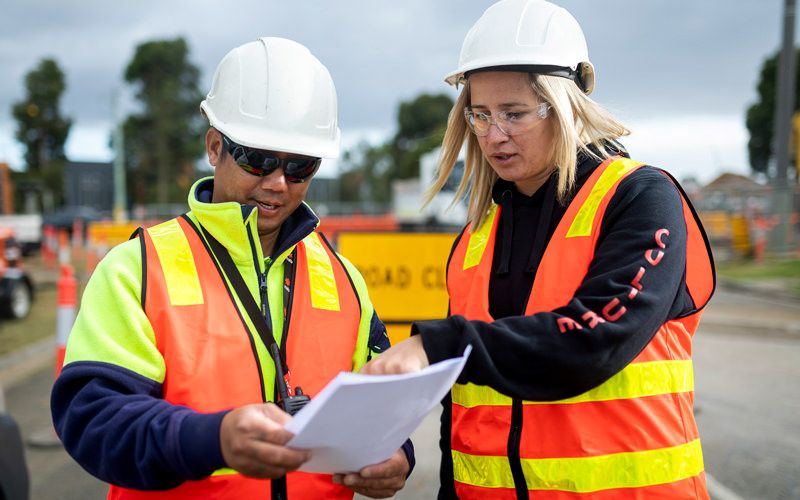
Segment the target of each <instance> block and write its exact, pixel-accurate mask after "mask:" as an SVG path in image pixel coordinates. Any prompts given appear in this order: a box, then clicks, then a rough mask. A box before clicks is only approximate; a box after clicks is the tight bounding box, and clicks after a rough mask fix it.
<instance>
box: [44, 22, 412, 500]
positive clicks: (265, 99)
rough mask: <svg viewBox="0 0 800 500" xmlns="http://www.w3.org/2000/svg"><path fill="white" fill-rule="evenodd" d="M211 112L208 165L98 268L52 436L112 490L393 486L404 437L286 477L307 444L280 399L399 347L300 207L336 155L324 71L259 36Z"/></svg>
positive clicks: (400, 475) (337, 494)
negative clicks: (331, 468)
mask: <svg viewBox="0 0 800 500" xmlns="http://www.w3.org/2000/svg"><path fill="white" fill-rule="evenodd" d="M200 108H201V111H202V112H203V114H204V116H205V117H206V118H208V120H209V123H210V128H209V130H208V132H207V133H206V138H205V143H206V150H207V153H208V160H209V162H210V163H211V165H213V166H214V167H215V171H214V177H213V178H206V179H201V180H200V181H198V182H197V183H195V185H194V186H193V187H192V191H191V193H190V195H189V207H190V209H191V211H190V212H189V213H187V214H184V215H183V216H181V217H178V218H175V219H172V220H170V221H167V222H165V223H162V224H160V225H158V226H155V227H151V228H149V229H147V230H141V229H140V230H139V232H138V238H136V239H135V240H132V241H129V242H127V243H125V244H122V245H119V246H118V247H116V248H114V249H113V250H112V251H111V252H110V253H109V255H108V256H107V257H106V258H105V259H104V260H103V261H102V262H101V263H100V265H99V266H98V268H97V270H96V271H95V273H94V274H93V276H92V278H91V280H90V281H89V283H88V285H87V287H86V290H85V293H84V297H83V301H82V307H81V310H80V313H79V314H78V318H77V320H76V323H75V326H74V328H73V331H72V333H71V335H70V338H69V342H68V345H67V353H66V359H65V364H64V369H63V371H62V373H61V375H60V377H59V378H58V380H57V381H56V384H55V386H54V388H53V394H52V411H53V421H54V422H55V425H56V429H57V431H58V433H59V436H60V437H61V439H62V441H63V442H64V446H65V448H66V449H67V451H68V452H69V453H70V454H71V455H72V456H73V457H74V458H75V459H76V460H77V461H78V462H80V464H81V465H82V466H83V467H84V468H85V469H87V470H88V471H89V472H91V473H92V474H94V475H95V476H97V477H99V478H100V479H102V480H104V481H107V482H109V483H111V484H112V486H111V490H110V492H109V498H137V499H138V498H143V499H144V498H170V499H174V498H231V499H233V498H237V499H238V498H266V497H267V495H268V494H269V492H270V491H271V494H272V497H271V498H273V499H284V498H288V499H290V500H296V499H312V498H313V499H316V498H352V496H353V491H356V492H358V493H361V494H364V495H367V496H372V497H376V498H382V497H388V496H392V495H393V494H394V493H395V492H396V491H397V490H399V489H400V488H402V487H403V485H404V483H405V478H406V476H407V474H408V473H409V471H410V469H411V467H412V465H413V448H412V447H411V444H410V442H407V443H406V444H405V445H404V446H403V448H402V449H401V450H398V451H397V452H396V453H395V454H394V455H393V456H392V457H391V458H389V459H388V460H387V461H385V462H383V463H381V464H376V465H373V466H370V467H366V468H365V469H362V471H361V472H360V473H353V474H348V475H345V476H342V475H337V476H335V477H331V476H330V475H322V474H308V473H301V472H291V471H294V470H296V469H297V468H298V467H299V466H300V465H302V464H303V463H304V462H305V461H307V460H308V459H309V457H310V455H309V452H307V451H303V450H295V449H291V448H288V447H286V446H285V444H286V442H287V441H288V440H289V439H290V438H291V434H290V433H289V432H288V431H286V430H285V429H284V428H283V426H284V424H285V423H286V422H287V421H288V420H289V419H290V417H289V415H288V414H287V413H285V412H284V411H283V410H281V409H280V408H279V407H278V406H276V405H275V404H273V403H270V402H269V401H279V399H280V400H281V401H282V403H284V404H290V403H292V402H294V401H297V399H296V398H292V397H291V396H292V390H293V389H294V388H295V387H297V394H296V395H295V396H296V397H301V395H300V387H302V390H303V392H304V393H305V394H308V395H311V396H312V397H313V396H314V395H315V394H316V393H318V392H319V390H320V389H321V388H322V387H323V386H324V385H325V384H326V383H327V382H328V381H329V380H330V379H331V378H333V377H334V376H335V375H336V374H337V373H338V372H340V371H342V370H358V369H359V368H360V367H361V366H362V365H363V364H364V363H366V361H367V360H368V359H369V358H370V356H371V353H377V352H380V351H382V350H384V349H386V348H387V347H388V338H387V337H386V334H385V328H384V326H383V324H382V323H381V322H380V320H379V319H378V317H377V316H376V315H375V313H374V310H373V307H372V304H371V303H370V301H369V297H368V295H367V291H366V286H365V284H364V281H363V279H362V277H361V275H360V274H359V273H358V272H357V271H356V269H355V268H354V267H353V266H352V264H350V263H349V262H348V261H346V260H345V259H343V258H342V257H340V256H339V255H338V254H336V253H335V252H334V251H333V249H332V248H331V247H330V245H329V244H328V242H327V241H326V240H325V238H324V237H322V236H321V235H319V234H318V233H316V232H314V230H315V228H316V226H317V225H318V223H319V219H317V217H316V216H315V215H314V213H313V212H312V211H311V209H310V208H309V207H308V206H307V205H305V204H304V203H303V198H304V196H305V194H306V191H307V190H308V185H309V184H308V181H310V179H311V177H312V176H313V175H314V173H315V172H316V171H317V169H318V168H319V164H320V161H321V157H328V158H332V157H336V156H337V155H338V153H339V140H340V132H339V129H338V127H337V118H336V112H337V111H336V91H335V88H334V86H333V82H332V81H331V78H330V75H329V73H328V71H327V69H326V68H325V67H324V66H323V65H322V64H321V63H320V62H319V61H318V60H317V59H316V58H315V57H314V56H313V55H311V53H310V52H309V51H308V49H306V48H305V47H303V46H302V45H299V44H297V43H295V42H292V41H289V40H285V39H280V38H261V39H259V40H257V41H255V42H250V43H247V44H245V45H242V46H240V47H238V48H236V49H234V50H232V51H231V52H230V53H228V54H227V55H226V56H225V57H224V58H223V60H222V61H221V62H220V65H219V66H218V68H217V71H216V73H215V75H214V80H213V83H212V88H211V92H210V93H209V94H208V96H207V98H206V100H204V101H203V102H202V104H201V105H200ZM273 360H274V361H273ZM279 389H280V390H279ZM279 394H283V397H282V398H279ZM353 411H354V412H357V411H358V409H357V408H354V409H353Z"/></svg>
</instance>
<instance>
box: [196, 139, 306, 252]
mask: <svg viewBox="0 0 800 500" xmlns="http://www.w3.org/2000/svg"><path fill="white" fill-rule="evenodd" d="M206 151H207V153H208V161H209V163H211V164H212V165H214V167H215V171H214V194H213V197H212V201H213V202H214V203H220V202H225V201H236V202H239V203H241V204H245V205H254V206H255V207H256V208H257V209H258V234H259V236H260V237H265V236H277V234H278V231H279V230H280V228H281V225H282V224H283V222H284V221H285V220H286V219H287V218H288V217H289V215H291V214H292V212H294V211H295V210H296V209H297V207H299V206H300V204H301V203H302V202H303V199H304V198H305V196H306V192H307V191H308V186H309V184H310V181H306V182H303V183H291V182H287V181H286V178H285V177H284V175H283V169H282V168H278V169H277V170H275V171H274V172H272V173H271V174H269V175H267V176H264V177H258V176H256V175H253V174H250V173H247V172H246V171H245V170H243V169H242V168H241V167H240V166H239V165H237V164H236V162H235V161H234V159H233V157H232V156H231V155H230V154H228V153H227V152H225V153H224V154H223V153H222V152H223V151H224V145H223V141H222V134H220V133H219V132H218V131H217V130H214V129H209V130H208V132H207V133H206ZM277 156H278V157H280V158H285V157H288V156H292V155H291V154H288V153H277Z"/></svg>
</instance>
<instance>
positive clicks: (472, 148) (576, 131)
mask: <svg viewBox="0 0 800 500" xmlns="http://www.w3.org/2000/svg"><path fill="white" fill-rule="evenodd" d="M529 78H530V82H531V88H532V90H533V93H534V95H536V96H537V97H538V98H539V100H540V101H542V102H547V103H549V104H550V105H551V107H552V109H551V114H550V116H551V117H552V118H548V119H549V120H550V123H551V126H552V127H553V148H552V150H551V152H550V159H549V161H550V163H551V164H552V165H553V166H554V168H555V169H557V170H558V186H557V191H556V192H557V197H558V200H559V202H561V203H562V204H563V203H565V202H566V200H567V198H568V196H569V194H570V193H571V191H572V189H573V188H574V186H575V169H576V166H577V156H578V150H580V151H583V152H584V153H586V154H588V155H590V156H593V157H595V158H598V159H600V158H608V156H609V153H608V152H607V151H606V149H605V147H603V142H604V141H607V140H611V141H613V140H616V139H618V138H619V137H622V136H625V135H628V134H630V131H629V130H628V129H627V128H626V127H625V126H624V125H623V124H622V123H620V122H619V121H618V120H617V119H616V118H614V117H613V116H612V115H611V113H609V112H608V111H607V110H606V109H605V108H603V107H602V106H600V105H599V104H597V103H596V102H594V101H593V100H592V99H590V98H589V97H588V96H587V95H586V94H584V93H583V92H582V91H581V90H580V89H579V88H578V87H577V86H576V85H575V83H574V82H572V81H571V80H568V79H566V78H561V77H557V76H549V75H536V74H532V73H529ZM469 89H470V87H469V80H467V82H466V84H465V85H464V89H463V90H462V91H461V94H459V96H458V99H457V100H456V103H455V104H454V105H453V109H452V110H450V116H449V117H448V120H447V129H446V130H445V134H444V140H443V141H442V150H441V154H440V157H439V166H438V167H437V169H436V177H435V179H434V181H433V184H432V185H431V186H430V187H429V188H428V190H427V191H426V192H425V200H424V202H425V204H428V203H430V201H431V200H432V199H433V197H434V196H436V193H438V192H439V191H440V190H441V189H442V187H443V186H444V185H445V183H446V182H447V179H448V178H449V177H450V174H452V172H453V167H454V165H455V163H456V161H457V160H458V155H459V152H460V151H461V148H462V147H463V146H464V143H465V142H466V159H465V161H464V177H463V178H462V179H461V182H460V183H459V185H458V188H457V191H456V196H455V198H454V200H455V201H454V202H453V203H456V202H457V200H460V199H461V198H462V197H463V196H464V195H465V194H466V193H467V191H469V205H468V208H467V222H469V223H471V224H472V227H473V228H477V227H480V225H481V224H482V223H483V220H484V219H485V218H486V215H487V213H488V210H489V207H490V205H491V203H492V187H493V186H494V183H495V181H497V178H498V176H497V174H496V173H495V171H494V169H492V167H491V165H489V162H488V161H486V158H484V156H483V153H482V152H481V148H480V145H479V144H478V139H477V137H476V136H475V134H473V133H472V131H471V130H470V129H469V127H468V126H467V120H466V118H465V117H464V108H465V107H467V106H469V105H470V90H469ZM592 145H594V146H595V147H596V149H597V153H595V152H593V151H592V150H590V149H589V146H592Z"/></svg>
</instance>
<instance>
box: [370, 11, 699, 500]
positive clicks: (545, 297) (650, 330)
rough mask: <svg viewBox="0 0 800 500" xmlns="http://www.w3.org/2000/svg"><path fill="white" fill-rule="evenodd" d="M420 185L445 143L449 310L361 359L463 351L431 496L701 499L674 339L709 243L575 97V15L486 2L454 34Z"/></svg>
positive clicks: (409, 360)
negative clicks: (450, 234) (451, 235)
mask: <svg viewBox="0 0 800 500" xmlns="http://www.w3.org/2000/svg"><path fill="white" fill-rule="evenodd" d="M446 81H448V82H449V83H451V84H459V83H463V84H464V88H463V90H462V92H461V94H460V96H459V98H458V100H457V102H456V104H455V106H454V108H453V110H452V112H451V113H450V119H449V122H448V127H447V131H446V134H445V138H444V144H443V147H442V159H441V163H440V165H439V176H438V178H437V180H436V181H435V183H434V185H433V186H432V188H431V190H430V193H429V195H430V196H433V194H435V193H436V192H437V191H438V190H439V189H440V188H441V187H442V186H443V184H444V183H445V181H446V180H447V178H448V176H449V175H450V173H451V171H452V168H453V164H454V163H455V161H456V159H457V155H458V153H459V150H460V149H461V147H462V145H463V144H464V143H465V142H466V151H467V160H466V168H465V176H464V179H463V180H462V182H461V185H460V191H461V193H465V192H466V191H467V189H468V188H469V189H470V195H469V196H470V198H469V214H468V218H469V220H468V224H467V226H466V228H465V229H464V231H463V232H462V233H461V234H460V235H459V237H458V239H457V240H456V242H455V244H454V246H453V250H452V253H451V255H450V259H449V262H448V274H447V286H448V292H449V296H450V313H451V316H450V317H448V318H446V319H442V320H436V321H424V322H418V323H415V324H414V325H413V327H412V337H411V338H410V339H409V340H407V341H405V342H402V343H400V344H398V345H397V346H395V347H393V348H391V349H389V350H388V351H387V352H385V353H384V354H382V355H381V356H380V357H379V358H377V359H375V360H373V361H371V362H370V363H369V364H368V365H367V366H366V367H365V369H364V371H365V372H367V373H398V372H407V371H413V370H417V369H420V368H422V367H424V366H427V365H428V364H429V363H434V362H437V361H441V360H443V359H447V358H451V357H455V356H458V355H460V354H461V353H462V352H463V350H464V348H465V347H466V346H467V345H472V346H473V351H472V355H471V357H470V359H469V361H468V363H467V365H466V367H465V369H464V371H463V373H462V375H461V377H460V378H459V383H458V384H456V385H455V386H454V387H453V389H452V392H451V395H452V401H447V400H446V401H445V410H444V412H443V415H442V439H441V442H440V445H441V448H442V469H441V480H442V484H441V489H440V494H439V497H440V498H456V497H458V498H468V499H470V498H528V497H529V495H530V496H531V497H533V498H558V499H563V498H570V499H573V498H584V497H586V498H603V499H611V498H614V499H616V498H708V494H707V492H706V486H705V476H704V473H703V460H702V452H701V449H700V442H699V437H698V432H697V426H696V424H695V421H694V417H693V412H692V404H693V383H692V365H691V339H692V334H693V333H694V331H695V329H696V327H697V322H698V319H699V315H700V311H701V309H702V308H703V307H704V306H705V304H706V303H707V301H708V299H709V298H710V296H711V294H712V292H713V289H714V271H713V262H712V258H711V253H710V251H709V248H708V244H707V241H706V238H705V234H704V232H703V230H702V228H701V226H700V222H699V220H698V218H697V217H696V215H695V213H694V211H693V209H692V208H691V205H690V204H689V201H688V200H687V199H686V196H685V195H684V194H683V191H682V190H681V188H680V187H679V185H678V183H677V182H676V181H675V180H674V179H673V178H672V177H671V176H669V174H667V173H666V172H664V171H662V170H659V169H656V168H654V167H650V166H644V165H642V164H640V163H638V162H636V161H633V160H631V159H629V158H628V155H627V153H626V152H625V150H624V149H623V148H622V147H621V146H620V145H619V144H618V143H617V142H616V139H618V138H619V137H621V136H624V135H627V134H628V131H627V130H626V128H625V127H624V126H623V125H622V124H620V123H619V122H618V121H616V120H615V119H614V118H613V117H612V116H611V115H610V114H609V113H608V112H607V111H605V110H604V109H603V108H601V107H600V106H599V105H598V104H596V103H595V102H594V101H592V100H591V99H590V98H589V97H588V94H589V93H590V92H591V90H592V87H593V85H594V72H593V67H592V65H591V63H589V59H588V53H587V49H586V42H585V39H584V36H583V33H582V31H581V28H580V26H579V25H578V23H577V21H576V20H575V19H574V18H573V17H572V16H571V15H570V14H569V13H568V12H567V11H565V10H564V9H562V8H560V7H557V6H555V5H553V4H551V3H548V2H545V1H543V0H503V1H501V2H499V3H497V4H495V5H493V6H492V7H490V8H489V9H488V10H487V11H486V12H485V13H484V15H483V16H482V17H481V18H480V19H479V20H478V21H477V23H476V24H475V26H473V28H472V29H471V30H470V32H469V33H468V34H467V37H466V39H465V41H464V45H463V48H462V51H461V58H460V63H459V68H458V69H457V70H456V71H455V72H453V73H451V74H450V75H448V77H447V79H446Z"/></svg>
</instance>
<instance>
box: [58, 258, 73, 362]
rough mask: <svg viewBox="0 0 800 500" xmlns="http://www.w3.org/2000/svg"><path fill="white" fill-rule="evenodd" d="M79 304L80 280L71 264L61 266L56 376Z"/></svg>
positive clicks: (62, 360)
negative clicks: (77, 278)
mask: <svg viewBox="0 0 800 500" xmlns="http://www.w3.org/2000/svg"><path fill="white" fill-rule="evenodd" d="M77 304H78V281H77V280H76V279H75V272H74V271H73V270H72V266H70V265H62V266H61V277H60V278H59V279H58V313H57V315H56V370H55V374H56V377H58V375H59V374H60V373H61V367H62V366H63V365H64V353H65V352H66V350H67V338H69V332H70V330H72V324H73V323H75V307H76V306H77Z"/></svg>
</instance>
